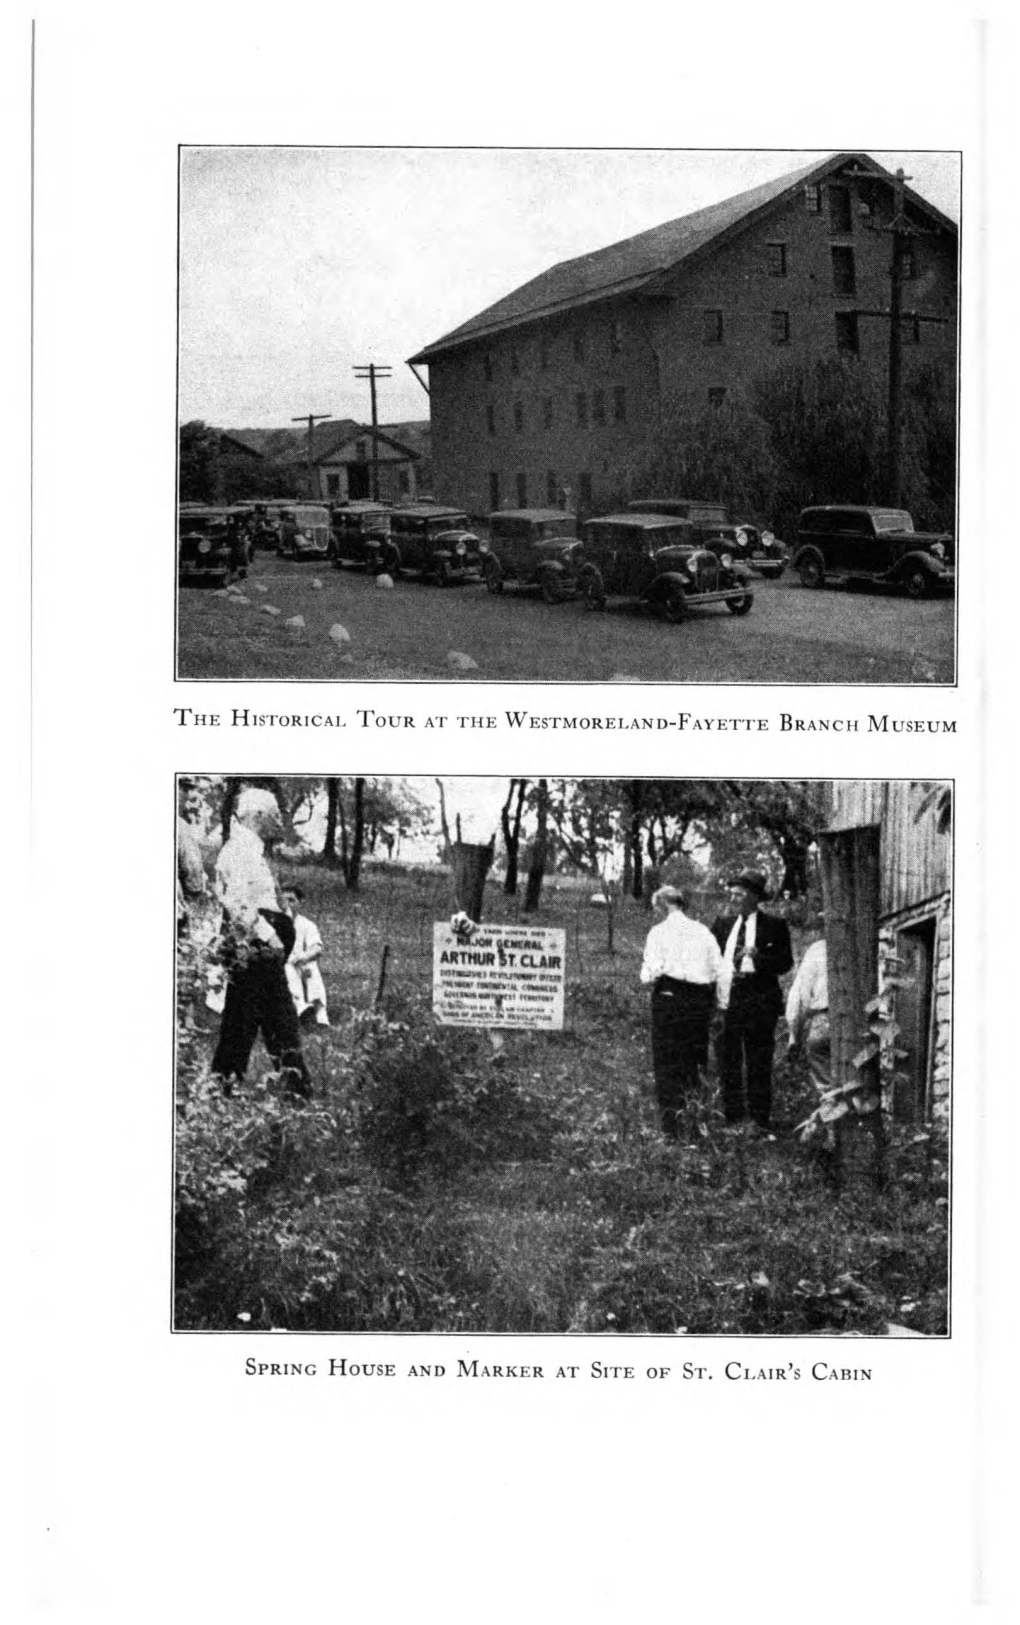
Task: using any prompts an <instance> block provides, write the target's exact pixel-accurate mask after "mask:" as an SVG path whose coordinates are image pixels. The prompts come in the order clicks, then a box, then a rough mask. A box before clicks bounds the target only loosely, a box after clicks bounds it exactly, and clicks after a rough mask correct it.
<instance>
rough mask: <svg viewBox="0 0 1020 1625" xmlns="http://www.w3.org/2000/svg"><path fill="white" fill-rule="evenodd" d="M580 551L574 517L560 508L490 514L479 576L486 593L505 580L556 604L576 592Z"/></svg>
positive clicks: (497, 589) (547, 601) (496, 590)
mask: <svg viewBox="0 0 1020 1625" xmlns="http://www.w3.org/2000/svg"><path fill="white" fill-rule="evenodd" d="M580 552H581V546H580V543H579V542H578V540H577V515H576V514H573V513H564V512H563V510H562V509H560V508H504V509H502V510H501V511H500V512H499V513H493V514H490V515H489V551H488V553H487V555H486V558H485V564H484V567H483V572H482V573H483V575H484V577H485V585H486V586H487V587H488V589H489V591H490V592H502V591H503V587H504V585H505V584H506V582H508V581H515V582H519V583H520V585H521V586H525V587H527V586H537V587H538V588H539V590H540V591H541V594H542V597H543V598H544V599H545V601H546V603H547V604H559V603H562V602H563V599H564V598H568V597H571V596H572V595H573V593H574V590H575V588H576V585H577V582H576V565H577V559H578V557H579V555H580Z"/></svg>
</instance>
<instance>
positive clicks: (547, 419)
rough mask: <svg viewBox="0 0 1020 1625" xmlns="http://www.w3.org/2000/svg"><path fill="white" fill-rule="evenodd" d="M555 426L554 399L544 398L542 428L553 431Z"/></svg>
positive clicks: (550, 397) (549, 396)
mask: <svg viewBox="0 0 1020 1625" xmlns="http://www.w3.org/2000/svg"><path fill="white" fill-rule="evenodd" d="M552 425H553V398H552V396H551V395H543V397H542V427H543V429H551V428H552Z"/></svg>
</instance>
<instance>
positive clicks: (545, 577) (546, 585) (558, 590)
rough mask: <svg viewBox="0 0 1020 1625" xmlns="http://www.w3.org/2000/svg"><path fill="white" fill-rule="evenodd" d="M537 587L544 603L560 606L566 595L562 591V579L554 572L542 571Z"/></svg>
mask: <svg viewBox="0 0 1020 1625" xmlns="http://www.w3.org/2000/svg"><path fill="white" fill-rule="evenodd" d="M538 585H539V588H540V590H541V593H542V599H543V602H544V603H546V604H562V602H563V600H564V598H565V597H566V593H565V592H564V590H563V580H562V577H561V576H559V575H558V574H557V572H556V571H555V570H543V571H542V574H541V576H540V577H539V580H538Z"/></svg>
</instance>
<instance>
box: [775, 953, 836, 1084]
mask: <svg viewBox="0 0 1020 1625" xmlns="http://www.w3.org/2000/svg"><path fill="white" fill-rule="evenodd" d="M786 1025H787V1026H788V1028H789V1029H790V1049H791V1051H793V1050H797V1049H802V1050H803V1052H804V1059H805V1060H806V1062H807V1069H808V1076H809V1077H810V1079H811V1082H812V1083H813V1084H814V1086H815V1088H816V1089H817V1090H818V1092H819V1093H820V1094H824V1093H825V1091H826V1090H827V1089H830V1088H831V1087H832V1071H831V1060H832V1039H831V1034H830V1031H829V961H828V955H827V953H826V949H825V938H824V937H821V938H820V939H819V941H818V942H813V943H812V944H811V946H810V948H807V949H806V950H805V953H804V957H803V959H802V960H801V962H800V965H799V966H798V968H797V974H796V976H795V977H794V979H793V982H792V984H791V986H790V991H789V993H788V994H787V996H786Z"/></svg>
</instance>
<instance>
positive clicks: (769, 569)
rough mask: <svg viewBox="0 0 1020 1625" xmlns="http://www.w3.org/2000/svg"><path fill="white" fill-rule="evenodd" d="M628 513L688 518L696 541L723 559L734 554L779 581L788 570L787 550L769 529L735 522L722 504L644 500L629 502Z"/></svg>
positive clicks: (684, 499)
mask: <svg viewBox="0 0 1020 1625" xmlns="http://www.w3.org/2000/svg"><path fill="white" fill-rule="evenodd" d="M627 511H628V513H667V514H671V515H672V516H673V517H675V518H677V519H686V520H688V521H689V523H690V524H691V525H692V526H693V527H694V529H693V534H694V539H695V540H696V541H697V542H698V544H699V545H700V546H701V547H710V548H711V549H712V552H713V553H718V554H719V556H720V558H721V557H722V555H723V553H732V554H733V556H734V558H737V559H740V560H741V561H742V562H743V563H744V564H749V565H750V566H751V569H752V570H754V571H755V572H756V573H757V574H758V575H760V576H766V577H768V579H769V580H772V581H778V580H779V577H780V576H781V575H782V573H783V571H784V570H785V569H786V548H785V547H784V546H783V544H782V542H781V541H780V540H779V538H778V537H777V536H774V535H773V533H772V531H770V530H761V529H760V528H759V527H758V526H757V525H753V524H749V523H745V521H743V520H741V521H740V522H739V523H736V524H735V523H734V522H733V521H732V520H731V519H730V516H729V513H728V512H727V510H726V508H725V507H724V506H723V504H722V503H721V502H702V501H701V500H700V499H699V498H697V497H643V498H642V499H641V500H640V501H638V502H628V504H627Z"/></svg>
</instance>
